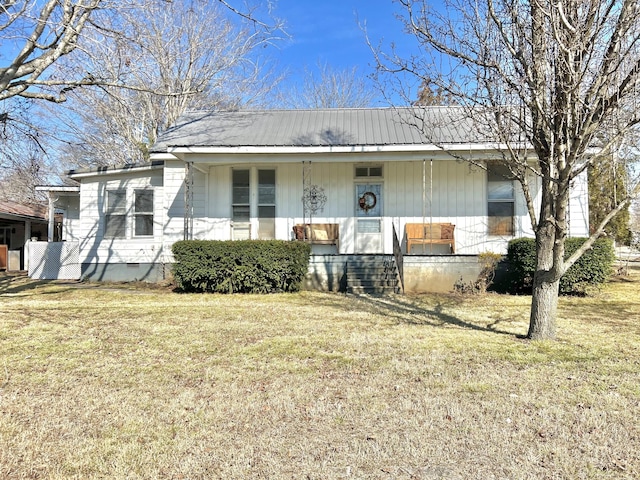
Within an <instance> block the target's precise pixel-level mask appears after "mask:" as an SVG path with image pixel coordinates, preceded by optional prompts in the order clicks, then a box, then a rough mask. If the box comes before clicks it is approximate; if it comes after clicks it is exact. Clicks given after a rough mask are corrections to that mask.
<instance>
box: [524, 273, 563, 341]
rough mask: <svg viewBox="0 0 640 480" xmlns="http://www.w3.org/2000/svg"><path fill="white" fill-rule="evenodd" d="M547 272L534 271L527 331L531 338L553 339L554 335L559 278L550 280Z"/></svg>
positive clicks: (528, 336)
mask: <svg viewBox="0 0 640 480" xmlns="http://www.w3.org/2000/svg"><path fill="white" fill-rule="evenodd" d="M546 273H547V272H540V271H538V272H536V275H535V277H534V281H533V296H532V297H531V316H530V319H529V333H527V338H529V339H531V340H553V339H554V338H555V337H556V315H557V310H558V289H559V287H560V279H558V280H555V281H554V280H552V279H550V278H549V275H548V274H547V275H545V274H546Z"/></svg>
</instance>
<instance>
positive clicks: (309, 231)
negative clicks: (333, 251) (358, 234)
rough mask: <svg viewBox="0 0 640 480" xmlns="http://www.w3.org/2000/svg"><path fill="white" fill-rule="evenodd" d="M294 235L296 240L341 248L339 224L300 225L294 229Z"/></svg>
mask: <svg viewBox="0 0 640 480" xmlns="http://www.w3.org/2000/svg"><path fill="white" fill-rule="evenodd" d="M293 234H294V236H295V239H296V240H302V241H305V242H309V243H312V244H316V245H335V246H336V247H339V242H340V229H339V226H338V224H337V223H304V224H298V225H295V226H294V227H293ZM338 250H339V248H338Z"/></svg>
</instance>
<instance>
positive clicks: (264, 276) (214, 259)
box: [172, 240, 311, 293]
mask: <svg viewBox="0 0 640 480" xmlns="http://www.w3.org/2000/svg"><path fill="white" fill-rule="evenodd" d="M172 251H173V255H174V257H175V261H176V263H175V265H174V267H173V275H174V279H175V281H176V284H177V286H178V288H179V289H181V290H184V291H186V292H212V293H271V292H295V291H298V290H300V285H301V283H302V280H303V279H304V276H305V274H306V273H307V269H308V266H309V255H310V253H311V248H310V246H309V245H308V244H307V243H304V242H287V241H280V240H247V241H213V240H184V241H180V242H176V243H174V244H173V247H172Z"/></svg>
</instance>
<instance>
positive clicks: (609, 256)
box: [500, 238, 615, 294]
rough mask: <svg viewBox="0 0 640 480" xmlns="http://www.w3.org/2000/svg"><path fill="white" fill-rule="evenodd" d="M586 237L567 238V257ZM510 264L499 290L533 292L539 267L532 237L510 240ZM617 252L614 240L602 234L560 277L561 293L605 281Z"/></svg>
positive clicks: (580, 291) (611, 270)
mask: <svg viewBox="0 0 640 480" xmlns="http://www.w3.org/2000/svg"><path fill="white" fill-rule="evenodd" d="M585 241H586V238H567V239H566V241H565V258H568V257H569V256H570V255H571V254H573V252H575V251H576V250H577V249H578V248H580V246H581V245H582V244H583V243H584V242H585ZM506 259H507V267H506V274H505V276H504V279H503V280H502V282H501V288H500V290H503V291H508V292H510V293H530V292H531V288H532V286H533V274H534V273H535V270H536V242H535V239H533V238H517V239H515V240H511V241H510V242H509V247H508V249H507V257H506ZM614 261H615V252H614V249H613V242H612V241H611V240H610V239H608V238H599V239H598V240H596V242H595V243H594V244H593V246H592V247H591V248H590V249H589V250H587V251H586V252H585V253H584V254H583V255H582V257H580V259H579V260H578V261H577V262H576V263H575V264H574V265H572V266H571V268H570V269H569V270H568V271H567V273H565V274H564V275H563V277H562V278H561V279H560V293H563V294H584V293H586V290H587V289H588V288H589V287H590V286H597V285H600V284H602V283H604V282H605V281H606V280H607V278H608V277H609V276H610V275H611V273H612V272H613V262H614Z"/></svg>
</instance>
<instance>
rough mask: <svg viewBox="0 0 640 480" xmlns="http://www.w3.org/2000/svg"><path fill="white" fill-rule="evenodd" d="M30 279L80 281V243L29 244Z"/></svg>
mask: <svg viewBox="0 0 640 480" xmlns="http://www.w3.org/2000/svg"><path fill="white" fill-rule="evenodd" d="M27 252H28V255H29V277H31V278H35V279H38V280H79V279H80V274H81V272H80V260H79V259H80V245H79V244H78V242H27Z"/></svg>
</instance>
